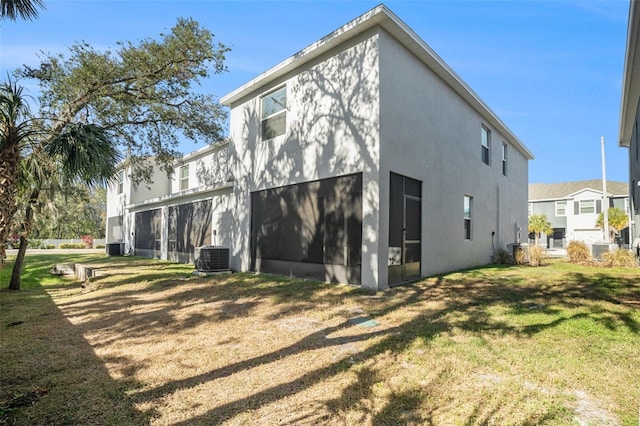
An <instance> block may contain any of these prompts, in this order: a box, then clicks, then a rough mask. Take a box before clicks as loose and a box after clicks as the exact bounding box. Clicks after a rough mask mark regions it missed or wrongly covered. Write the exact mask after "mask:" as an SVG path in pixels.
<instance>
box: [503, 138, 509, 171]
mask: <svg viewBox="0 0 640 426" xmlns="http://www.w3.org/2000/svg"><path fill="white" fill-rule="evenodd" d="M508 149H509V148H508V146H507V144H506V143H502V175H503V176H506V175H507V150H508Z"/></svg>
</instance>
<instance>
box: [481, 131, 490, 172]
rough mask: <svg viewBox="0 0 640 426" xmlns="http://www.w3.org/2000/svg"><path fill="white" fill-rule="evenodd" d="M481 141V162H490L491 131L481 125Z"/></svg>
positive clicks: (488, 163) (487, 163)
mask: <svg viewBox="0 0 640 426" xmlns="http://www.w3.org/2000/svg"><path fill="white" fill-rule="evenodd" d="M480 136H481V141H482V162H483V163H484V164H486V165H490V164H491V131H489V129H487V128H486V127H484V126H482V129H481V130H480Z"/></svg>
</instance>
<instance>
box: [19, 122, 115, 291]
mask: <svg viewBox="0 0 640 426" xmlns="http://www.w3.org/2000/svg"><path fill="white" fill-rule="evenodd" d="M38 148H39V149H37V150H34V151H33V152H32V153H31V154H30V155H29V156H28V157H26V158H25V159H24V160H23V162H22V166H23V167H22V172H23V174H22V179H21V184H22V185H21V187H22V190H26V191H29V192H27V193H28V194H29V197H28V200H29V201H28V202H27V204H26V206H25V215H24V222H23V223H22V226H21V228H22V229H21V233H20V247H19V248H18V254H17V256H16V260H15V262H14V264H13V273H12V275H11V281H10V283H9V288H10V289H12V290H19V289H20V278H21V276H22V266H23V264H24V258H25V254H26V251H27V245H28V237H29V234H30V232H31V229H32V227H33V215H34V211H35V210H36V206H37V203H38V199H39V198H40V193H41V192H42V191H44V190H45V189H47V188H49V189H51V187H52V186H56V185H57V186H61V187H64V186H65V185H68V184H70V183H72V182H74V181H75V182H83V183H85V184H87V185H89V186H94V185H98V184H104V183H106V182H107V181H109V180H111V179H113V178H114V176H116V171H117V164H118V163H119V161H120V160H121V155H120V153H119V151H118V150H117V149H116V147H115V145H114V144H113V143H111V137H110V135H109V133H108V132H107V131H106V130H105V129H104V128H102V127H100V126H96V125H94V124H84V123H73V124H69V125H67V126H66V128H65V131H64V132H63V133H62V134H60V135H58V136H57V137H55V138H53V139H52V140H50V141H48V142H47V143H44V144H42V145H40V146H39V147H38Z"/></svg>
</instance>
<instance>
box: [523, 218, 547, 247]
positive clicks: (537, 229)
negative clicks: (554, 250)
mask: <svg viewBox="0 0 640 426" xmlns="http://www.w3.org/2000/svg"><path fill="white" fill-rule="evenodd" d="M529 232H533V233H535V236H536V245H539V240H540V234H541V233H543V232H544V233H545V234H549V233H551V232H553V228H552V227H551V223H549V221H548V220H547V216H545V215H543V214H534V215H531V216H530V217H529Z"/></svg>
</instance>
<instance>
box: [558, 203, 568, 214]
mask: <svg viewBox="0 0 640 426" xmlns="http://www.w3.org/2000/svg"><path fill="white" fill-rule="evenodd" d="M566 215H567V201H566V200H563V201H556V216H566Z"/></svg>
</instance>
